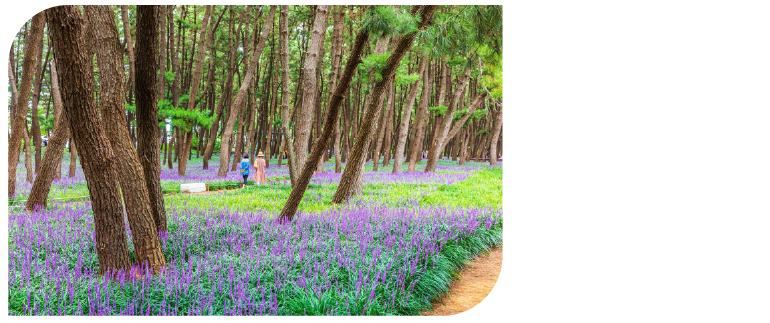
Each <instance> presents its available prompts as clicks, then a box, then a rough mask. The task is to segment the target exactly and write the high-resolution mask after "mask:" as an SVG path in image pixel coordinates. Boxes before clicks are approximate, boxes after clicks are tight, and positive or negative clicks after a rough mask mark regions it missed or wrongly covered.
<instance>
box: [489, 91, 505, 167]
mask: <svg viewBox="0 0 770 323" xmlns="http://www.w3.org/2000/svg"><path fill="white" fill-rule="evenodd" d="M498 109H499V111H497V116H496V117H495V128H494V129H493V130H492V140H491V142H490V145H489V165H491V166H497V144H498V142H499V139H500V132H501V131H502V129H503V105H502V104H500V105H499V106H498Z"/></svg>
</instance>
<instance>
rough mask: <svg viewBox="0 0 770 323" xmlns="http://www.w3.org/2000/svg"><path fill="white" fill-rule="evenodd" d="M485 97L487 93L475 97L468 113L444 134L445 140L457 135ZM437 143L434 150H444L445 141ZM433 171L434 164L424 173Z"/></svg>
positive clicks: (426, 167) (426, 168)
mask: <svg viewBox="0 0 770 323" xmlns="http://www.w3.org/2000/svg"><path fill="white" fill-rule="evenodd" d="M486 97H487V93H486V92H484V93H480V94H479V95H477V96H476V99H474V100H473V102H472V103H471V106H469V107H468V112H467V113H466V114H465V115H464V116H463V117H462V118H460V120H458V121H457V122H455V125H454V127H453V128H452V130H449V133H448V134H446V135H445V137H446V138H452V137H454V136H455V135H457V133H458V132H459V131H460V129H462V127H463V126H464V125H465V122H466V121H468V118H470V117H471V115H472V114H473V111H476V109H478V107H479V106H481V104H482V103H483V102H484V99H485V98H486ZM438 142H439V143H438V144H437V145H436V147H434V148H435V149H436V151H438V152H441V151H442V150H443V149H444V146H446V144H447V141H444V142H441V141H438ZM431 153H432V152H431ZM428 161H430V160H428ZM435 169H436V165H435V164H433V170H428V166H425V172H426V173H427V172H431V171H435Z"/></svg>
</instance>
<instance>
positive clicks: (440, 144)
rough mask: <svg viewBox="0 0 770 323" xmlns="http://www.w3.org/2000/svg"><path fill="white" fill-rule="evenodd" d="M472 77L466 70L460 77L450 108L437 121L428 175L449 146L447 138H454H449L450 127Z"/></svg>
mask: <svg viewBox="0 0 770 323" xmlns="http://www.w3.org/2000/svg"><path fill="white" fill-rule="evenodd" d="M470 76H471V70H470V69H468V68H466V69H465V72H464V73H463V75H462V76H461V77H460V84H458V85H457V89H456V90H455V95H454V96H453V97H452V100H451V101H450V102H449V106H447V109H446V113H444V116H443V117H439V118H438V119H437V120H436V124H437V127H436V133H435V134H434V135H433V141H432V144H431V150H430V151H429V152H428V163H427V164H426V165H425V172H426V173H428V172H434V171H436V165H437V164H438V160H439V158H441V153H442V152H443V150H444V146H446V144H447V141H448V140H447V138H452V136H447V133H448V132H449V126H450V125H451V124H452V119H453V118H454V115H455V111H456V110H457V106H458V102H460V100H461V97H462V95H463V94H464V93H465V87H466V86H467V85H468V79H469V78H470ZM468 112H469V113H468V115H470V112H471V111H470V109H468Z"/></svg>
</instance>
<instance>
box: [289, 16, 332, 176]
mask: <svg viewBox="0 0 770 323" xmlns="http://www.w3.org/2000/svg"><path fill="white" fill-rule="evenodd" d="M328 17H329V6H326V5H320V6H318V7H317V8H316V11H315V22H314V23H313V31H312V33H311V34H312V36H311V38H310V45H309V46H308V52H307V59H306V60H305V66H304V69H303V81H302V83H303V86H302V88H303V89H304V91H303V94H302V105H300V108H299V110H298V111H297V123H296V126H295V132H296V135H297V137H296V139H294V149H295V152H296V156H295V163H294V166H295V169H302V168H303V167H304V165H305V161H307V157H308V156H307V153H308V148H307V147H308V142H309V140H310V129H311V128H312V126H313V105H314V103H315V101H316V92H317V89H316V88H317V84H318V83H317V82H318V80H317V79H316V68H317V67H318V60H319V59H320V57H319V56H320V55H319V53H320V52H321V47H322V46H323V43H324V36H325V32H324V31H325V30H326V24H327V20H328ZM313 166H314V167H315V166H316V165H315V164H313Z"/></svg>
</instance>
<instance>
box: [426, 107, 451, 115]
mask: <svg viewBox="0 0 770 323" xmlns="http://www.w3.org/2000/svg"><path fill="white" fill-rule="evenodd" d="M446 110H447V107H446V106H443V105H439V106H436V107H429V108H428V111H430V112H431V113H434V114H435V115H439V116H443V115H444V114H446Z"/></svg>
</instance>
